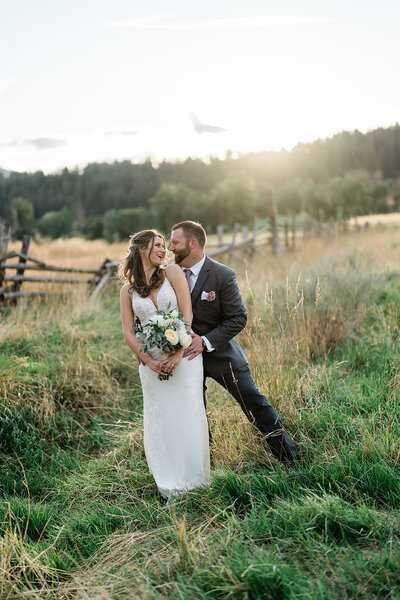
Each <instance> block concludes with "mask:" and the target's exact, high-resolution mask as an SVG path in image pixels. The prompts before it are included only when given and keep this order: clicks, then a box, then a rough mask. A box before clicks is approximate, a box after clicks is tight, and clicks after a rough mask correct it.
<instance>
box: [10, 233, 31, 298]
mask: <svg viewBox="0 0 400 600" xmlns="http://www.w3.org/2000/svg"><path fill="white" fill-rule="evenodd" d="M30 243H31V238H30V237H29V235H24V236H22V247H21V254H24V255H25V256H27V254H28V248H29V244H30ZM25 263H26V258H21V257H19V261H18V264H20V265H24V264H25ZM24 271H25V269H24V267H21V268H20V269H17V271H16V273H15V274H16V275H21V276H22V275H23V274H24ZM21 285H22V281H15V282H14V285H13V287H12V291H13V292H19V290H20V288H21ZM16 301H17V299H16V298H15V299H14V302H16Z"/></svg>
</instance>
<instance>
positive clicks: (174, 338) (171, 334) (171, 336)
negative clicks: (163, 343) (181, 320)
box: [165, 329, 179, 346]
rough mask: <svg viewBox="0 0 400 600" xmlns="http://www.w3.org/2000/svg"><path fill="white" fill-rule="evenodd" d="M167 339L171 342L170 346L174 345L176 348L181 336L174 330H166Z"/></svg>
mask: <svg viewBox="0 0 400 600" xmlns="http://www.w3.org/2000/svg"><path fill="white" fill-rule="evenodd" d="M165 337H166V338H167V340H168V341H169V342H170V344H172V345H173V346H175V345H176V344H177V343H178V342H179V335H178V333H177V332H176V331H174V330H173V329H166V330H165Z"/></svg>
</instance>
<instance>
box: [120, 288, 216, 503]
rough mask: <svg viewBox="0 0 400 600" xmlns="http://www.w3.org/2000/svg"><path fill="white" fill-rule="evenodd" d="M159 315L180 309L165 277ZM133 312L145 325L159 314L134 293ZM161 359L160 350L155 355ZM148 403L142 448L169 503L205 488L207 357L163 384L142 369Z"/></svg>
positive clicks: (185, 363)
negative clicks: (197, 488) (171, 500)
mask: <svg viewBox="0 0 400 600" xmlns="http://www.w3.org/2000/svg"><path fill="white" fill-rule="evenodd" d="M157 306H158V308H159V310H168V306H169V308H170V309H171V310H172V309H173V308H178V303H177V299H176V295H175V292H174V289H173V287H172V285H171V284H170V282H169V281H168V279H167V277H165V281H164V283H163V285H162V286H161V288H160V289H159V291H158V295H157ZM132 308H133V312H134V314H135V316H138V317H139V319H140V322H141V323H142V325H144V324H145V323H146V322H147V321H148V320H149V318H150V317H151V316H152V315H153V314H154V313H155V312H156V310H157V309H156V306H155V304H154V303H153V301H152V300H151V299H150V298H142V297H141V296H139V295H138V294H137V293H136V292H133V294H132ZM151 354H152V356H153V357H154V358H157V359H159V358H161V357H162V356H161V354H160V351H159V350H158V349H157V348H154V349H153V350H152V351H151ZM139 375H140V381H141V384H142V388H143V404H144V449H145V454H146V459H147V464H148V465H149V469H150V471H151V473H152V474H153V477H154V479H155V481H156V484H157V486H158V489H159V491H160V494H161V495H162V496H164V497H165V498H171V497H174V496H177V495H179V493H180V492H182V491H185V490H190V489H193V488H195V487H198V486H201V485H205V484H206V483H207V481H208V480H209V477H210V451H209V439H208V425H207V418H206V414H205V409H204V403H203V357H202V356H201V354H200V355H199V356H197V357H196V358H195V359H193V360H190V361H189V360H188V359H187V358H183V359H182V360H181V362H180V363H179V365H178V366H177V368H176V369H175V371H174V374H173V376H172V377H170V379H168V380H166V381H160V380H159V379H158V375H157V373H155V372H154V371H152V370H151V369H150V367H146V366H143V365H140V367H139Z"/></svg>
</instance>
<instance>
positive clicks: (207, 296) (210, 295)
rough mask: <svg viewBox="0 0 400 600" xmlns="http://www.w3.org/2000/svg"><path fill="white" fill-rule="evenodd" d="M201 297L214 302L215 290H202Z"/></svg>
mask: <svg viewBox="0 0 400 600" xmlns="http://www.w3.org/2000/svg"><path fill="white" fill-rule="evenodd" d="M201 299H202V300H207V302H212V301H213V300H215V292H214V291H213V290H211V292H201Z"/></svg>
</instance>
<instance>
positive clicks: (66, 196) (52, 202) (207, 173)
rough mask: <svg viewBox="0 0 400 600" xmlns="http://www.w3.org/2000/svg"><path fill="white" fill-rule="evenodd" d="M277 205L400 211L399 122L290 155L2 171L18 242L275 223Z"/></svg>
mask: <svg viewBox="0 0 400 600" xmlns="http://www.w3.org/2000/svg"><path fill="white" fill-rule="evenodd" d="M273 198H274V199H275V200H276V203H277V206H278V212H279V213H280V214H282V215H289V214H290V215H297V214H299V213H305V214H307V215H308V216H309V217H310V218H314V219H328V218H330V217H334V218H337V217H339V218H344V219H346V218H349V217H352V216H356V215H362V214H371V213H383V212H391V211H394V210H398V209H399V205H400V125H399V124H398V123H396V124H395V125H393V126H392V127H389V128H379V129H376V130H374V131H370V132H367V133H365V134H363V133H361V132H359V131H357V130H356V131H354V132H341V133H338V134H336V135H334V136H333V137H332V138H328V139H323V140H322V139H318V140H316V141H314V142H312V143H308V144H298V145H297V146H296V147H295V148H294V149H293V150H292V151H290V152H288V151H285V150H281V151H280V152H270V151H269V152H259V153H250V154H244V155H239V156H233V155H232V153H230V152H228V153H227V155H226V157H225V159H223V160H222V159H219V158H215V157H210V159H209V161H207V162H204V161H202V160H200V159H193V158H188V159H186V160H185V161H181V162H167V161H164V162H162V163H160V164H158V165H154V164H153V163H152V162H151V160H150V159H149V160H147V161H146V162H144V163H142V164H133V163H131V162H130V161H128V160H126V161H121V162H114V163H112V164H108V163H92V164H89V165H87V166H86V167H85V168H84V169H82V170H78V169H75V170H69V169H67V168H65V169H63V170H62V171H60V172H58V173H55V174H50V175H45V174H44V173H43V172H41V171H37V172H35V173H17V172H11V173H10V174H5V173H2V174H0V218H2V219H4V220H7V221H8V222H10V223H11V224H12V227H13V232H14V237H16V238H20V237H21V236H22V235H23V234H31V235H34V234H36V233H40V234H41V235H42V236H48V237H53V238H55V237H59V236H62V235H82V236H84V237H86V238H88V239H96V238H101V237H105V238H106V239H108V240H109V241H117V240H120V239H124V238H126V237H127V236H129V235H130V234H131V233H132V232H133V231H137V230H139V229H142V228H146V227H157V228H159V229H160V230H162V231H167V230H168V229H169V227H170V226H171V224H172V223H174V222H177V221H179V220H181V219H194V220H198V221H200V222H202V223H203V224H204V226H205V227H206V229H207V230H208V231H209V232H213V231H215V228H216V226H217V225H219V224H224V225H225V226H226V228H229V227H231V226H232V225H233V224H234V223H235V222H239V223H241V224H246V223H250V222H251V221H252V220H253V219H254V218H260V219H265V218H268V217H269V214H270V209H271V202H272V199H273Z"/></svg>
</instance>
